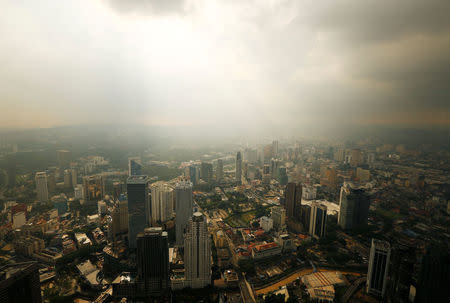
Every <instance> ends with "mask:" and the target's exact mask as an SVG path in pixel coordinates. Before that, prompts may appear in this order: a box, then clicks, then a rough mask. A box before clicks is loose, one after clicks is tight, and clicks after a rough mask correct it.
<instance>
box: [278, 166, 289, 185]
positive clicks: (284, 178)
mask: <svg viewBox="0 0 450 303" xmlns="http://www.w3.org/2000/svg"><path fill="white" fill-rule="evenodd" d="M277 178H278V183H280V185H286V184H287V183H288V175H287V173H286V167H280V168H278V176H277Z"/></svg>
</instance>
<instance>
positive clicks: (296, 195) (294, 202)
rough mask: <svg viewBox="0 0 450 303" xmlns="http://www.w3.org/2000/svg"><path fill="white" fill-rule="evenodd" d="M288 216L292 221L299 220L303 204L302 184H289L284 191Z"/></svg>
mask: <svg viewBox="0 0 450 303" xmlns="http://www.w3.org/2000/svg"><path fill="white" fill-rule="evenodd" d="M284 198H285V205H286V215H287V216H288V218H289V219H290V220H293V219H298V216H299V215H300V207H301V204H302V185H301V184H300V183H298V184H295V183H292V182H290V183H288V184H287V185H286V189H285V191H284Z"/></svg>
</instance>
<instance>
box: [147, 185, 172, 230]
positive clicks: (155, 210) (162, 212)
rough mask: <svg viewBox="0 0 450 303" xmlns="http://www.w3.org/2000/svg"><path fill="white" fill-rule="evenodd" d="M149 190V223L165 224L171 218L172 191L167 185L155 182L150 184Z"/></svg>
mask: <svg viewBox="0 0 450 303" xmlns="http://www.w3.org/2000/svg"><path fill="white" fill-rule="evenodd" d="M151 190H152V199H151V201H152V202H151V221H152V222H157V221H159V222H165V221H167V220H169V219H170V218H172V210H173V189H172V188H171V187H169V186H168V185H167V184H164V183H161V182H156V183H154V184H152V186H151ZM149 223H150V222H149Z"/></svg>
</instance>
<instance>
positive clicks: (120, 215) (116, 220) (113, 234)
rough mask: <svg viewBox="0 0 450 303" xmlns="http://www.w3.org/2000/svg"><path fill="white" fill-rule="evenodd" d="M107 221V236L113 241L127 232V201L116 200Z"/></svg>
mask: <svg viewBox="0 0 450 303" xmlns="http://www.w3.org/2000/svg"><path fill="white" fill-rule="evenodd" d="M108 223H109V224H108V237H109V238H110V239H112V240H113V241H114V242H115V241H116V240H117V238H118V237H119V236H121V235H125V234H127V233H128V201H126V200H124V201H116V203H115V204H114V207H113V209H112V212H111V220H110V221H109V222H108Z"/></svg>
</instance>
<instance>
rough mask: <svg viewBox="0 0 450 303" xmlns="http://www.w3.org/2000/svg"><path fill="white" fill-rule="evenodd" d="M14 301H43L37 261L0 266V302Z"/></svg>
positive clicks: (38, 302)
mask: <svg viewBox="0 0 450 303" xmlns="http://www.w3.org/2000/svg"><path fill="white" fill-rule="evenodd" d="M12 302H21V303H41V302H42V297H41V284H40V281H39V266H38V265H37V263H34V262H32V263H31V262H23V263H14V264H7V265H5V266H2V268H0V303H12Z"/></svg>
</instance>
